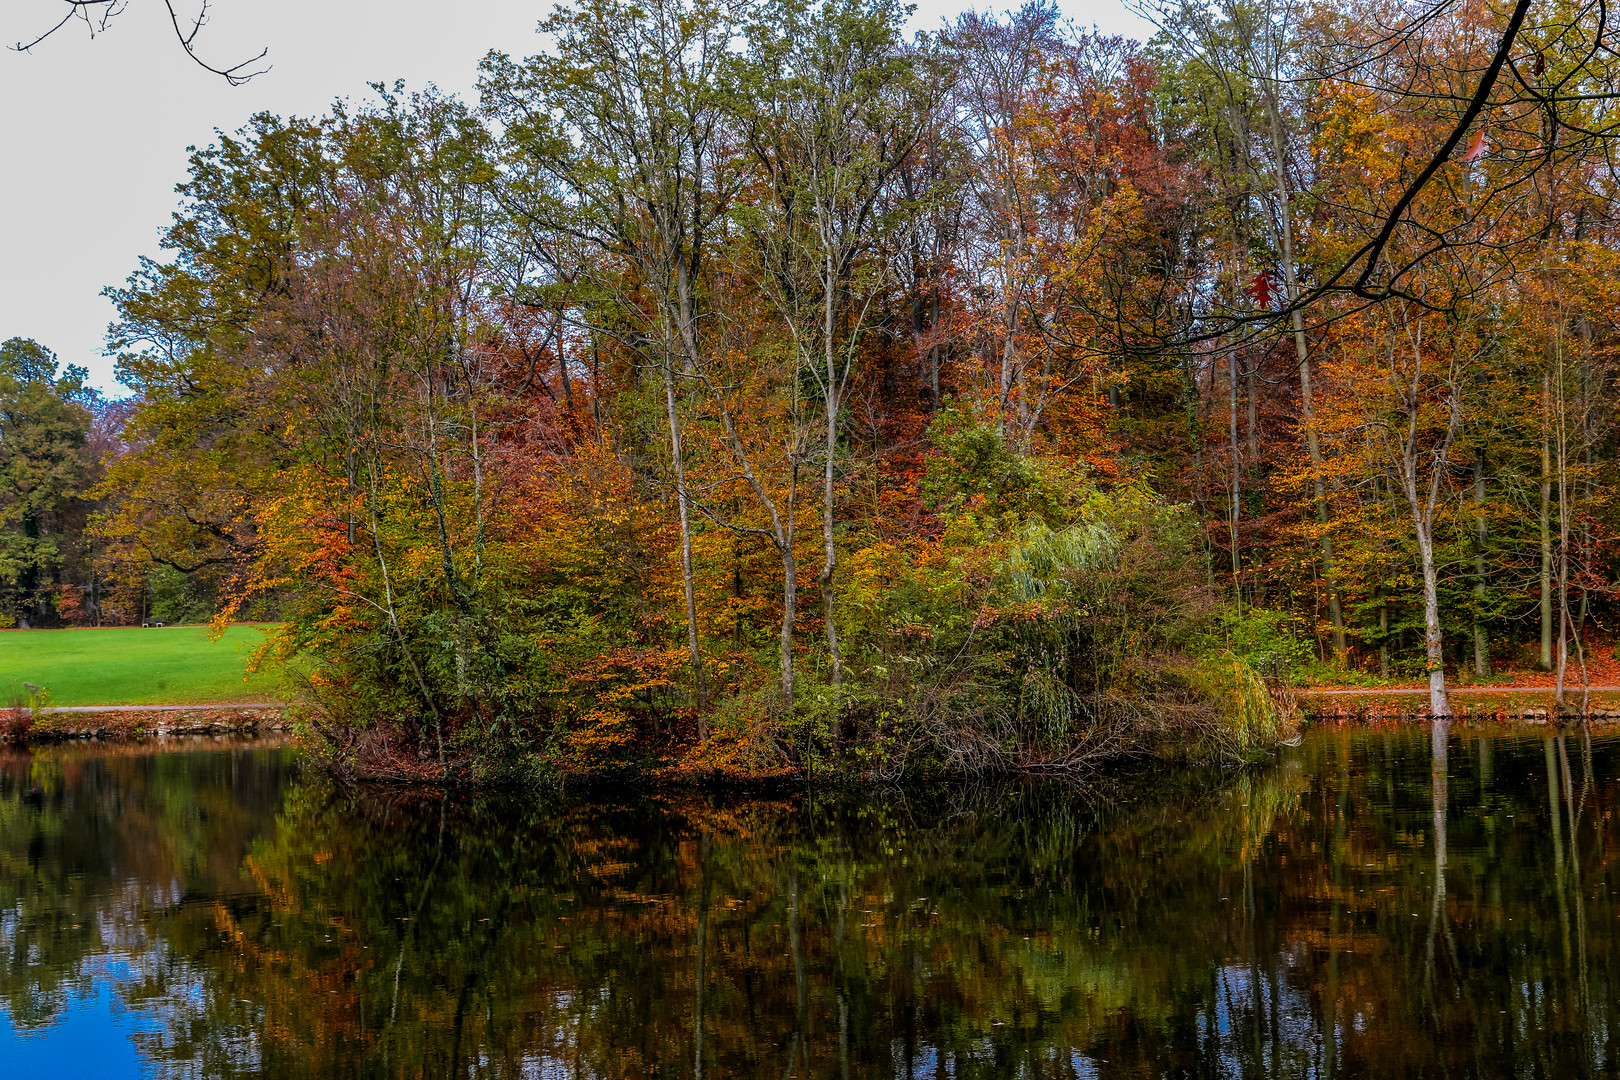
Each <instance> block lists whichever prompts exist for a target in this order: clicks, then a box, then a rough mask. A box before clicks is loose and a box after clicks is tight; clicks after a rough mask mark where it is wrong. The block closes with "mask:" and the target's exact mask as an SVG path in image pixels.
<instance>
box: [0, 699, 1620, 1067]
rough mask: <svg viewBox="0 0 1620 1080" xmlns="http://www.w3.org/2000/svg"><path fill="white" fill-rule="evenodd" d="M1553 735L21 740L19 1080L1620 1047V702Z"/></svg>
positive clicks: (9, 1017)
mask: <svg viewBox="0 0 1620 1080" xmlns="http://www.w3.org/2000/svg"><path fill="white" fill-rule="evenodd" d="M1543 734H1544V733H1540V732H1530V733H1524V732H1519V733H1504V732H1494V733H1482V732H1481V731H1478V730H1463V729H1458V730H1457V731H1455V732H1453V733H1452V736H1451V738H1449V739H1443V740H1440V741H1439V742H1438V743H1437V744H1433V745H1431V741H1430V738H1429V735H1428V733H1427V732H1425V731H1421V730H1410V731H1401V732H1395V733H1385V732H1355V733H1336V732H1316V733H1313V734H1312V735H1310V736H1309V737H1308V738H1307V739H1306V741H1305V742H1304V744H1303V745H1301V746H1299V747H1297V748H1294V749H1291V750H1289V751H1288V752H1287V754H1286V756H1285V757H1284V759H1283V760H1282V761H1280V762H1279V763H1277V764H1275V765H1273V766H1271V767H1268V768H1264V769H1258V770H1251V771H1246V772H1224V773H1223V772H1213V771H1198V770H1169V769H1163V768H1158V769H1146V770H1139V771H1137V772H1136V773H1135V774H1133V775H1130V776H1126V777H1122V778H1118V779H1115V780H1112V781H1109V782H1107V783H1105V784H1103V785H1101V786H1099V787H1096V788H1093V789H1090V790H1077V789H1075V788H1072V787H1062V786H1057V785H1045V784H1042V785H1031V784H1004V785H992V786H973V785H963V784H951V785H931V786H929V787H928V788H927V789H921V790H914V791H910V792H894V791H891V792H882V793H867V794H866V795H864V796H862V797H839V796H832V795H828V796H815V797H807V796H803V795H799V796H796V797H794V798H791V799H788V798H783V799H773V800H739V801H727V802H722V803H714V802H711V801H708V800H706V799H703V798H699V797H695V796H678V797H677V796H671V797H667V798H663V799H644V798H629V797H625V798H600V797H599V798H593V799H585V798H575V799H561V798H553V797H537V798H529V799H511V798H495V799H490V798H475V797H471V796H455V797H452V798H449V799H441V798H438V797H436V796H434V795H433V794H431V793H427V792H412V791H405V790H400V789H394V788H389V789H368V788H364V787H360V788H352V787H351V788H345V787H338V786H334V785H332V784H330V783H328V782H326V781H324V780H323V779H321V778H319V777H317V776H313V775H310V774H308V773H301V772H300V770H299V769H298V767H297V763H296V760H295V758H294V756H293V755H292V754H291V752H290V751H286V750H280V749H273V748H255V747H253V746H251V745H247V744H230V745H229V746H228V747H227V748H223V749H221V748H218V747H217V744H215V746H214V748H210V745H209V744H190V746H189V747H188V748H186V749H173V750H166V751H163V752H153V751H152V750H151V749H150V748H142V747H135V746H112V747H102V748H100V749H97V748H93V747H61V748H41V749H39V750H38V751H37V752H35V753H33V754H29V753H27V752H20V751H4V752H0V1076H5V1077H11V1076H49V1077H52V1078H53V1080H55V1078H61V1080H66V1078H70V1077H80V1076H86V1077H89V1076H94V1077H113V1076H137V1075H144V1076H157V1077H170V1076H209V1077H232V1076H274V1077H324V1076H331V1075H364V1076H378V1077H390V1076H448V1075H457V1076H489V1077H497V1076H525V1075H552V1074H556V1075H566V1076H582V1077H635V1076H653V1075H661V1076H690V1075H694V1074H695V1073H696V1071H697V1066H698V1065H699V1064H701V1066H702V1072H703V1074H704V1075H705V1076H711V1077H727V1078H730V1077H770V1078H772V1080H777V1078H780V1077H782V1076H785V1075H795V1076H807V1075H818V1076H844V1075H847V1076H850V1077H912V1076H916V1077H929V1078H933V1077H941V1076H947V1077H963V1078H969V1077H1012V1076H1042V1077H1048V1076H1049V1077H1125V1076H1130V1077H1136V1076H1194V1075H1197V1076H1232V1077H1238V1076H1245V1077H1247V1076H1289V1077H1294V1076H1319V1077H1328V1076H1341V1075H1342V1076H1391V1075H1436V1076H1438V1075H1447V1076H1452V1077H1467V1076H1478V1077H1498V1076H1503V1077H1505V1076H1545V1077H1566V1076H1597V1075H1611V1074H1613V1073H1614V1072H1615V1071H1616V1067H1617V1063H1620V1046H1617V1045H1616V1032H1617V1031H1620V995H1617V994H1616V988H1617V986H1620V979H1617V975H1620V925H1617V924H1620V907H1617V905H1616V897H1615V894H1614V891H1613V884H1614V883H1613V882H1612V880H1611V872H1610V870H1609V864H1610V862H1611V859H1610V853H1611V852H1612V851H1613V850H1615V849H1614V847H1613V844H1614V841H1615V839H1616V837H1615V836H1614V835H1613V824H1612V819H1613V809H1614V803H1615V798H1616V796H1617V795H1620V784H1617V783H1616V780H1617V778H1620V736H1609V735H1605V734H1599V735H1598V736H1596V737H1595V738H1593V739H1592V741H1591V742H1590V744H1588V743H1587V742H1586V741H1585V740H1583V739H1582V738H1581V736H1580V735H1579V734H1578V733H1571V734H1568V735H1566V736H1564V737H1562V738H1550V737H1543ZM1436 752H1438V761H1437V760H1436V756H1435V755H1436ZM1436 764H1438V765H1440V766H1442V767H1441V768H1440V769H1439V770H1438V771H1437V770H1436V768H1435V766H1436ZM1437 775H1438V777H1439V778H1440V782H1439V783H1436V782H1435V779H1436V776H1437ZM1437 841H1438V842H1437ZM699 1047H701V1051H699Z"/></svg>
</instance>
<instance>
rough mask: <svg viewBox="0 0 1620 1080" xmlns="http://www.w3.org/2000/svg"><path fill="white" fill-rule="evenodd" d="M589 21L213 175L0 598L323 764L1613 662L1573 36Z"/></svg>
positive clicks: (995, 718)
mask: <svg viewBox="0 0 1620 1080" xmlns="http://www.w3.org/2000/svg"><path fill="white" fill-rule="evenodd" d="M1149 14H1150V15H1151V16H1152V17H1153V19H1154V21H1155V23H1156V24H1157V25H1158V26H1159V28H1160V30H1159V33H1158V34H1157V35H1156V36H1155V37H1154V38H1153V39H1152V40H1150V41H1148V42H1146V43H1137V42H1131V41H1127V40H1123V39H1120V38H1110V37H1101V36H1097V35H1095V34H1092V33H1088V32H1086V31H1084V30H1083V29H1081V28H1078V27H1075V26H1072V25H1069V24H1067V23H1066V22H1064V21H1063V20H1062V19H1060V17H1059V16H1058V13H1057V11H1056V9H1055V8H1053V7H1051V6H1048V5H1046V4H1043V3H1041V2H1034V3H1031V4H1029V5H1027V6H1025V7H1023V8H1021V9H1019V10H1017V11H1014V12H1008V13H1004V14H1000V15H991V14H976V13H972V12H969V13H966V14H963V15H961V16H959V17H958V18H956V19H955V20H954V21H951V22H949V23H948V24H946V25H944V26H942V27H941V28H940V29H938V30H937V31H932V32H928V33H921V34H917V35H916V36H915V37H914V38H912V39H910V40H908V39H907V38H906V36H905V34H904V32H903V27H904V25H905V22H906V19H907V17H908V9H906V8H904V7H902V6H900V5H898V4H895V3H891V2H888V0H828V2H825V3H805V2H802V0H787V2H774V3H754V4H715V3H711V2H708V0H650V2H648V3H643V4H630V3H627V2H621V0H579V2H577V3H576V4H574V5H573V6H564V7H559V8H558V9H557V10H556V11H555V13H554V14H552V15H551V16H550V17H549V18H547V19H545V20H544V21H543V22H542V23H541V24H540V31H541V35H542V36H541V39H540V40H541V47H542V51H541V52H539V53H538V54H537V55H536V56H533V57H531V58H528V59H525V60H518V59H514V58H511V57H508V56H504V55H500V54H491V55H490V56H489V57H488V58H487V59H486V60H485V61H484V64H483V66H482V72H481V78H480V92H479V100H478V101H477V102H464V101H461V100H458V99H456V98H454V97H452V96H449V95H446V94H443V93H440V92H437V91H435V90H432V89H428V90H425V91H420V92H407V91H406V90H405V88H403V87H401V86H395V87H385V86H378V87H376V88H375V95H374V97H372V98H370V99H368V100H365V101H361V102H344V103H339V104H337V105H335V106H334V107H333V109H332V111H331V112H330V114H329V115H327V116H324V117H320V118H314V119H305V118H282V117H277V116H272V115H259V116H256V117H254V118H253V119H252V120H251V122H250V123H249V124H248V125H247V126H246V127H245V128H243V129H242V130H241V131H239V132H237V133H235V134H233V135H228V136H221V137H220V138H219V139H218V140H217V142H216V143H215V144H214V145H212V146H209V147H207V148H204V149H200V150H197V151H195V152H194V154H193V156H192V158H191V166H190V174H189V177H188V178H187V179H186V180H185V182H184V183H182V184H181V185H180V187H179V189H178V190H179V195H180V197H181V204H180V208H179V210H178V211H177V213H176V214H175V217H174V220H173V223H172V225H171V226H170V227H169V229H168V230H167V233H166V237H165V243H166V248H167V251H168V252H169V256H168V258H167V260H166V261H161V262H159V261H144V262H143V263H142V264H141V265H140V267H139V268H138V269H137V270H136V271H135V272H134V273H133V274H132V275H131V276H130V278H129V279H128V281H127V282H126V283H125V284H124V285H122V286H121V287H117V288H114V289H110V290H109V295H110V296H111V297H112V299H113V300H114V302H115V303H116V306H117V309H118V312H119V318H118V321H117V322H116V323H115V324H114V325H113V326H112V328H111V330H110V332H109V347H110V349H111V350H112V351H113V352H114V354H115V355H116V356H117V358H118V369H117V370H118V376H119V378H120V380H121V381H122V382H123V383H124V385H125V386H126V387H127V388H128V389H129V391H130V394H131V396H130V397H128V398H127V399H125V400H121V401H118V402H107V401H104V400H102V399H101V398H100V397H99V396H98V395H96V394H95V393H94V392H93V391H90V390H88V389H86V387H85V386H84V376H83V373H82V371H77V370H75V369H69V370H68V372H67V373H66V374H64V375H62V376H58V375H57V374H56V363H55V358H54V357H52V356H50V355H49V353H48V352H46V351H45V350H44V349H42V348H41V347H39V346H37V345H35V344H34V343H32V342H25V341H20V340H15V339H14V340H13V341H11V342H8V343H7V344H6V345H5V346H4V349H3V351H0V475H3V476H4V477H5V479H4V481H3V484H4V488H3V490H0V521H3V526H4V530H5V531H4V533H3V535H0V545H3V546H0V584H3V588H0V603H3V605H4V607H3V610H0V616H3V617H4V618H6V619H8V620H12V621H15V622H19V623H21V622H23V621H25V620H26V623H27V624H28V625H33V626H41V625H54V624H62V623H69V624H100V623H118V622H123V623H128V622H138V621H141V620H143V619H151V618H161V619H167V620H171V621H172V620H178V619H203V618H213V619H217V620H219V621H221V622H224V621H230V620H239V619H247V618H251V619H256V620H265V621H275V622H277V623H278V624H279V629H278V630H277V631H276V632H275V633H274V634H273V635H271V636H270V637H269V638H268V639H267V644H266V646H265V649H264V650H263V656H262V660H263V662H265V663H270V664H279V663H285V664H286V667H287V671H288V682H289V694H290V695H294V696H295V697H296V700H297V701H299V702H300V703H301V704H302V707H303V709H304V715H305V716H306V717H307V720H308V725H309V730H310V733H311V738H312V740H313V741H314V742H315V743H316V744H317V745H319V746H320V747H321V748H322V749H323V750H324V752H326V753H327V754H328V755H329V756H330V759H331V760H332V761H333V762H334V763H336V764H338V765H340V766H343V767H347V768H354V769H359V770H363V771H369V772H385V773H393V774H396V775H416V776H441V775H446V774H453V775H481V776H493V775H498V774H502V773H504V772H506V771H508V770H512V769H518V770H522V771H528V772H533V771H535V770H539V771H540V772H542V773H550V774H578V773H587V772H601V773H617V772H624V771H643V770H648V769H653V770H670V769H674V770H681V771H688V772H696V773H717V774H721V775H739V776H740V775H768V774H772V773H776V772H780V771H785V770H799V769H809V770H823V769H825V770H835V771H841V772H845V773H849V774H856V773H859V774H867V775H897V774H899V773H901V772H906V771H913V770H919V769H948V770H966V771H994V770H1005V769H1041V770H1065V769H1070V768H1073V767H1076V766H1077V765H1078V764H1080V763H1083V762H1088V761H1092V760H1095V759H1097V758H1098V757H1099V756H1101V755H1107V754H1111V753H1121V752H1143V751H1151V752H1160V753H1171V754H1191V755H1193V756H1200V757H1208V756H1214V757H1225V758H1232V757H1243V756H1245V755H1248V754H1252V753H1253V752H1254V751H1255V750H1256V749H1258V748H1260V747H1262V746H1264V745H1265V744H1266V743H1267V742H1268V741H1270V740H1273V739H1276V738H1278V737H1279V736H1280V735H1282V734H1283V733H1285V732H1286V731H1287V729H1288V727H1289V724H1290V722H1291V720H1290V717H1289V716H1288V712H1287V709H1285V708H1282V707H1280V706H1279V705H1278V703H1277V700H1276V698H1275V696H1274V695H1273V694H1272V693H1270V692H1269V691H1268V687H1267V684H1268V683H1270V684H1271V685H1272V686H1273V687H1275V686H1276V685H1278V684H1286V683H1288V682H1291V681H1293V682H1297V681H1301V680H1306V679H1318V678H1325V677H1339V678H1350V677H1364V678H1370V677H1378V676H1382V677H1407V678H1420V679H1421V678H1425V677H1426V678H1427V679H1428V680H1429V685H1430V687H1431V695H1430V697H1431V710H1432V711H1433V712H1435V713H1438V714H1444V713H1446V712H1447V711H1448V707H1449V706H1448V702H1447V698H1446V694H1445V687H1446V679H1447V677H1448V670H1449V672H1450V674H1451V676H1452V677H1457V676H1459V675H1462V676H1468V677H1483V676H1487V675H1489V673H1490V672H1491V671H1492V668H1493V665H1499V664H1504V663H1507V664H1515V665H1518V666H1520V667H1525V666H1539V667H1541V668H1543V669H1547V670H1556V671H1557V672H1559V675H1560V679H1561V682H1562V680H1564V679H1566V678H1567V679H1568V680H1569V681H1571V682H1578V681H1579V674H1578V671H1579V669H1581V668H1584V666H1585V665H1586V664H1587V662H1588V661H1589V660H1590V659H1591V658H1592V655H1593V652H1594V650H1598V649H1602V650H1605V652H1606V653H1607V652H1608V651H1609V650H1612V649H1613V644H1612V640H1611V639H1610V637H1609V636H1608V634H1607V633H1606V632H1605V630H1604V627H1605V625H1606V620H1607V619H1608V618H1609V617H1610V616H1611V615H1612V614H1613V613H1614V612H1615V602H1614V590H1615V585H1614V582H1615V579H1616V573H1615V569H1616V558H1615V554H1614V549H1613V546H1612V544H1611V542H1610V541H1611V539H1612V537H1613V536H1614V533H1615V529H1616V526H1617V525H1620V516H1617V514H1620V512H1617V510H1616V507H1615V506H1614V505H1613V504H1612V502H1611V500H1610V497H1609V496H1610V492H1611V491H1612V490H1613V489H1614V483H1615V479H1616V476H1615V473H1616V468H1615V466H1616V453H1615V451H1616V431H1615V402H1616V382H1615V374H1616V373H1615V366H1614V350H1613V342H1614V338H1615V320H1616V303H1617V300H1620V295H1617V294H1620V231H1617V229H1616V222H1615V214H1614V181H1615V171H1614V165H1613V162H1612V160H1611V146H1612V142H1613V138H1612V136H1613V134H1614V133H1615V132H1616V131H1620V128H1617V127H1616V124H1617V117H1616V115H1615V110H1614V107H1613V102H1614V95H1615V92H1616V88H1615V81H1616V78H1617V77H1620V60H1617V58H1616V56H1615V55H1614V54H1613V53H1612V51H1611V49H1610V47H1609V45H1608V44H1607V43H1606V42H1605V40H1604V30H1605V22H1604V20H1605V18H1606V9H1604V8H1602V7H1600V6H1596V5H1592V6H1581V5H1579V4H1575V3H1548V4H1544V5H1543V6H1542V7H1541V8H1538V9H1537V11H1536V12H1535V13H1533V14H1532V13H1530V12H1529V4H1528V3H1527V2H1526V3H1522V4H1519V5H1518V6H1516V7H1514V8H1512V9H1511V10H1507V9H1497V8H1493V7H1491V6H1489V5H1487V4H1483V3H1475V2H1464V0H1447V2H1442V3H1440V4H1438V5H1436V4H1421V5H1413V4H1400V3H1389V2H1380V0H1330V2H1325V3H1313V2H1307V0H1266V2H1261V3H1240V2H1238V0H1214V2H1212V3H1209V4H1204V3H1192V2H1188V3H1185V4H1181V5H1176V4H1168V5H1167V6H1160V7H1157V8H1155V9H1153V10H1152V11H1151V12H1149Z"/></svg>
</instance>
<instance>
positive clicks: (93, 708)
mask: <svg viewBox="0 0 1620 1080" xmlns="http://www.w3.org/2000/svg"><path fill="white" fill-rule="evenodd" d="M286 707H287V703H286V702H285V701H232V702H224V703H222V704H219V705H56V706H49V707H47V708H43V709H41V710H39V711H40V712H42V713H98V712H208V711H211V710H216V709H284V708H286Z"/></svg>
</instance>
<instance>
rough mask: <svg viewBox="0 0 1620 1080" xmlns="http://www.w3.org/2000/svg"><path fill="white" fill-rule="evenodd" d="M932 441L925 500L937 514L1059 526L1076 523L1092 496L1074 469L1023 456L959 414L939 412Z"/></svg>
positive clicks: (930, 432)
mask: <svg viewBox="0 0 1620 1080" xmlns="http://www.w3.org/2000/svg"><path fill="white" fill-rule="evenodd" d="M928 438H929V441H930V442H931V443H932V444H933V446H934V453H932V454H930V455H929V456H928V459H927V471H926V472H925V473H924V476H923V482H922V495H923V501H924V503H925V504H927V505H928V506H930V507H932V508H933V509H935V510H940V511H949V510H954V509H960V508H962V507H965V506H971V507H972V508H973V509H974V511H975V512H976V513H982V514H985V515H988V516H991V517H997V518H999V517H1007V516H1011V517H1013V518H1017V519H1025V518H1028V519H1032V520H1037V521H1042V522H1045V523H1046V524H1048V525H1054V526H1056V525H1062V524H1066V523H1067V522H1069V521H1072V520H1074V503H1075V502H1076V501H1077V500H1078V499H1080V498H1083V497H1084V495H1085V493H1086V492H1088V491H1089V490H1091V488H1090V485H1089V483H1088V482H1087V481H1086V480H1085V477H1084V473H1083V472H1081V471H1080V470H1079V469H1078V468H1077V467H1076V466H1074V465H1073V464H1072V463H1058V462H1055V461H1043V460H1041V459H1039V458H1036V457H1033V456H1031V455H1028V454H1020V453H1018V452H1016V451H1015V450H1013V449H1012V448H1011V447H1009V446H1008V445H1007V442H1006V440H1005V439H1004V438H1003V437H1002V436H1001V435H1000V433H998V432H997V431H996V429H995V427H994V425H992V424H988V423H986V422H984V421H982V420H976V419H974V418H973V417H971V416H970V415H968V414H967V413H966V412H963V411H961V410H960V409H957V408H948V409H944V410H942V411H941V412H940V414H939V415H938V416H937V417H936V418H935V419H934V421H933V422H932V423H931V424H930V425H929V427H928Z"/></svg>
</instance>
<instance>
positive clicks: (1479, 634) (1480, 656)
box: [1474, 449, 1491, 678]
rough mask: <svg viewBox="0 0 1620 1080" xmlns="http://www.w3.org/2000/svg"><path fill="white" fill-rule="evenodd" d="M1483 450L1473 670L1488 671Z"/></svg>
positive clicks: (1477, 459)
mask: <svg viewBox="0 0 1620 1080" xmlns="http://www.w3.org/2000/svg"><path fill="white" fill-rule="evenodd" d="M1486 539H1487V534H1486V528H1485V451H1484V450H1483V449H1478V450H1475V451H1474V674H1475V675H1477V676H1479V677H1480V678H1484V677H1485V676H1487V675H1489V674H1490V673H1491V643H1490V639H1489V637H1488V635H1487V634H1486V633H1485V617H1484V607H1485V542H1486Z"/></svg>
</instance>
